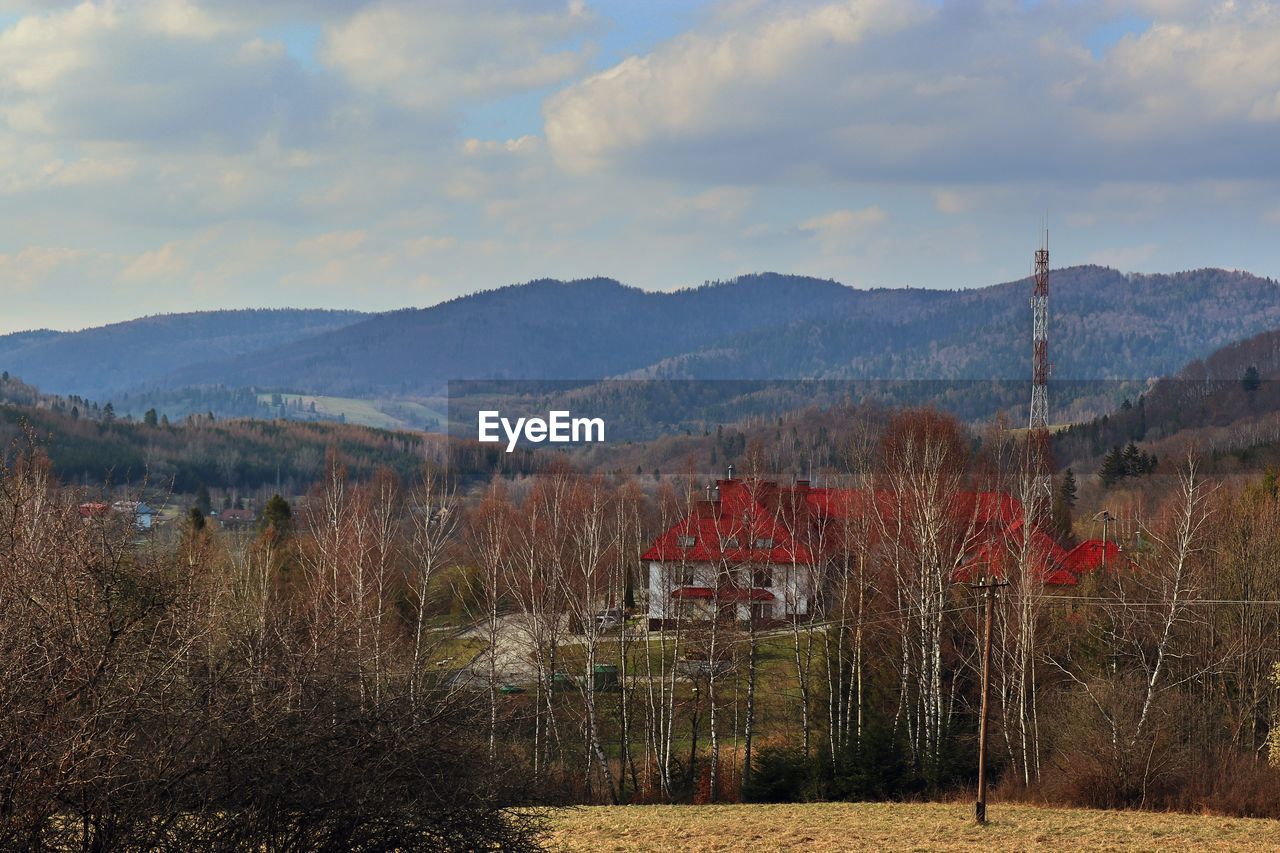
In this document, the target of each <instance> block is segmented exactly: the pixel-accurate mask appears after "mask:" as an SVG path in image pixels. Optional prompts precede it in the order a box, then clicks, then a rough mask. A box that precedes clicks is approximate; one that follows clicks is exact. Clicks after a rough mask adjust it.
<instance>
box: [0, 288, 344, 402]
mask: <svg viewBox="0 0 1280 853" xmlns="http://www.w3.org/2000/svg"><path fill="white" fill-rule="evenodd" d="M367 316H368V315H367V314H363V313H361V312H359V311H320V310H297V309H280V310H245V311H202V312H194V313H189V314H158V315H155V316H151V317H142V318H140V319H137V320H129V321H127V322H123V323H112V324H111V325H109V326H98V327H96V328H92V329H84V330H82V331H78V332H55V331H50V330H48V329H42V330H38V331H32V332H16V333H14V334H9V335H3V336H0V369H3V370H6V371H8V372H9V373H11V374H13V375H15V376H21V377H22V378H23V379H24V380H25V381H27V382H31V383H33V384H35V385H37V386H39V387H40V389H41V390H42V391H45V392H47V393H51V394H63V395H77V396H81V397H90V398H96V399H102V400H106V399H109V398H110V397H111V396H112V395H115V394H118V393H119V392H121V391H124V390H126V389H129V388H135V387H139V386H148V385H152V386H154V385H166V386H167V385H168V383H167V382H166V379H165V377H167V376H168V375H170V374H171V373H173V371H174V370H176V369H180V368H183V367H186V366H188V365H191V364H196V363H198V362H203V361H218V360H221V359H225V358H229V357H233V356H237V355H241V354H243V353H249V352H255V351H259V350H263V349H267V348H270V347H276V346H281V345H284V344H289V343H292V342H295V341H299V340H301V339H304V338H308V337H312V336H315V335H317V334H321V333H323V332H327V331H330V330H332V329H336V328H340V327H342V326H346V325H349V324H351V323H353V322H355V321H357V320H361V319H364V318H365V317H367Z"/></svg>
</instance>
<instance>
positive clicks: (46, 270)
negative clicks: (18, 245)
mask: <svg viewBox="0 0 1280 853" xmlns="http://www.w3.org/2000/svg"><path fill="white" fill-rule="evenodd" d="M85 254H86V253H85V252H84V251H82V250H80V249H72V248H68V247H65V246H27V247H26V248H24V249H22V250H20V251H18V252H16V253H14V254H8V255H7V254H0V293H7V294H8V295H10V296H14V295H17V294H19V293H23V292H27V291H30V290H32V289H34V288H35V287H37V286H38V285H39V284H40V283H42V282H43V281H44V280H45V279H47V278H48V277H49V275H50V274H52V273H53V272H55V271H56V270H58V269H60V268H62V267H65V266H67V265H68V264H71V263H73V262H75V261H78V260H80V259H82V258H84V257H85Z"/></svg>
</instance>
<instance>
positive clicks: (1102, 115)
mask: <svg viewBox="0 0 1280 853" xmlns="http://www.w3.org/2000/svg"><path fill="white" fill-rule="evenodd" d="M1277 152H1280V0H1277V2H1267V1H1266V0H1096V2H1087V0H1038V2H1035V0H811V2H805V1H804V0H794V1H793V0H696V1H695V0H681V2H676V1H675V0H600V2H593V0H430V2H423V1H422V0H368V2H364V0H272V2H270V3H262V2H261V0H217V2H212V0H208V2H200V0H133V1H132V2H127V1H126V0H114V2H113V1H112V0H103V2H83V3H63V2H56V0H41V2H7V0H0V217H2V219H0V222H3V225H4V227H3V228H0V332H7V331H14V330H21V329H31V328H44V327H47V328H57V329H70V328H81V327H84V326H90V325H100V324H103V323H107V322H113V321H117V320H123V319H128V318H132V317H136V316H140V315H145V314H154V313H162V312H174V311H191V310H204V309H212V308H237V307H282V306H305V307H329V308H359V309H364V310H385V309H392V308H399V307H405V306H425V305H431V304H434V303H437V302H440V301H442V300H445V299H449V298H452V297H455V296H458V295H461V294H466V293H470V292H474V291H477V290H483V289H488V288H493V287H498V286H502V285H505V284H510V283H517V282H523V281H528V280H532V279H536V278H543V277H554V278H565V279H569V278H581V277H587V276H597V275H602V276H609V277H613V278H616V279H618V280H620V281H622V282H624V283H626V284H631V285H635V286H637V287H642V288H646V289H653V290H658V289H673V288H678V287H688V286H695V285H698V284H701V283H702V282H704V281H708V280H719V279H728V278H732V277H734V276H736V275H740V274H743V273H746V272H753V271H764V270H773V271H779V272H788V273H797V274H806V275H814V276H820V277H823V278H834V279H836V280H839V281H841V282H844V283H845V284H848V285H850V286H853V287H901V286H912V287H931V288H959V287H976V286H982V285H986V284H992V283H996V282H1000V281H1007V280H1011V279H1015V278H1019V277H1021V276H1023V275H1026V274H1027V272H1028V271H1029V269H1030V263H1031V257H1032V251H1033V250H1034V248H1035V247H1036V246H1037V244H1038V242H1039V239H1040V237H1039V235H1040V232H1041V229H1042V228H1043V226H1044V225H1045V224H1046V223H1047V225H1048V228H1049V231H1050V249H1051V257H1052V262H1053V265H1054V266H1055V267H1057V266H1068V265H1074V264H1080V263H1101V264H1107V265H1110V266H1114V267H1117V268H1119V269H1121V270H1123V271H1126V272H1171V271H1176V270H1181V269H1191V268H1196V267H1205V266H1218V267H1227V268H1233V269H1245V270H1249V271H1251V272H1254V273H1257V274H1260V275H1268V276H1272V277H1280V192H1277V190H1278V189H1280V155H1278V153H1277Z"/></svg>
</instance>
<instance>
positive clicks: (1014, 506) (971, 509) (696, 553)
mask: <svg viewBox="0 0 1280 853" xmlns="http://www.w3.org/2000/svg"><path fill="white" fill-rule="evenodd" d="M716 486H717V493H718V495H719V499H718V500H700V501H697V502H696V504H695V506H694V507H693V510H692V511H691V512H690V513H689V515H688V516H687V517H685V518H684V519H683V520H682V521H680V522H679V523H678V524H676V525H675V526H673V527H671V528H670V529H669V530H668V531H667V532H666V533H664V534H662V535H661V536H659V537H658V539H657V540H655V541H654V543H653V545H652V546H651V547H650V548H649V549H648V550H647V551H645V552H644V554H643V555H642V556H641V559H644V560H657V561H661V562H690V563H713V562H721V561H723V562H732V563H739V564H751V563H774V564H778V563H784V564H785V563H794V564H798V565H811V564H813V563H814V562H815V554H814V553H813V552H812V551H811V549H810V547H808V546H806V544H805V542H797V541H796V535H797V534H802V532H804V533H808V532H810V531H813V530H815V529H816V530H819V531H821V530H822V529H823V526H824V525H825V524H826V523H828V522H830V521H834V520H842V519H849V518H852V517H856V516H857V515H859V514H861V513H863V512H865V511H866V509H867V508H868V507H869V506H876V505H878V509H877V510H875V511H877V512H880V513H883V514H890V513H892V512H893V511H894V508H893V504H892V500H891V498H890V497H889V496H888V495H887V494H884V493H876V492H868V491H865V490H858V489H826V488H814V487H812V486H810V485H809V483H808V482H807V481H804V480H801V481H798V482H797V483H796V484H795V485H794V486H780V485H779V484H778V483H776V482H772V481H768V480H719V481H717V483H716ZM899 511H901V510H899ZM953 512H954V513H955V516H956V518H958V519H965V520H966V523H967V522H968V520H969V519H972V521H973V529H974V531H976V534H975V535H976V537H977V542H976V544H975V545H974V546H973V548H972V553H971V555H970V557H969V559H968V561H967V562H966V564H965V566H964V567H962V568H961V569H960V570H959V571H957V572H956V577H955V580H957V581H966V580H972V579H974V578H976V577H978V576H980V575H991V576H995V577H1000V576H1002V575H1003V574H1004V566H1005V565H1006V564H1007V563H1008V562H1009V560H1010V558H1011V557H1012V555H1014V554H1016V553H1018V552H1019V551H1020V550H1021V549H1022V548H1023V547H1026V546H1028V545H1029V547H1030V550H1031V553H1032V554H1033V558H1032V559H1033V560H1034V561H1035V562H1038V563H1039V564H1040V573H1041V576H1042V577H1043V578H1044V582H1045V583H1046V584H1048V585H1051V586H1074V585H1075V584H1076V583H1078V577H1077V576H1078V574H1080V573H1081V572H1082V571H1089V570H1092V565H1091V564H1090V566H1089V568H1084V566H1085V565H1086V564H1089V563H1090V560H1091V559H1095V560H1096V561H1097V562H1100V557H1101V550H1100V546H1099V550H1098V551H1097V557H1096V558H1091V557H1090V556H1089V555H1090V554H1091V553H1092V552H1090V551H1089V550H1088V549H1087V548H1085V549H1084V550H1083V551H1082V548H1084V546H1085V545H1087V544H1088V543H1081V545H1080V546H1077V547H1076V548H1075V549H1073V550H1072V551H1071V552H1067V551H1066V550H1065V549H1064V548H1063V547H1062V546H1061V545H1059V544H1058V542H1057V541H1056V540H1055V539H1054V538H1053V537H1052V536H1050V535H1049V534H1048V533H1047V532H1046V531H1045V530H1044V529H1042V528H1039V527H1037V528H1036V529H1035V530H1034V531H1033V532H1032V533H1031V536H1030V541H1029V542H1024V541H1023V536H1024V533H1023V525H1024V524H1025V523H1026V522H1025V519H1024V517H1023V508H1022V504H1021V502H1019V501H1018V500H1017V499H1016V498H1015V497H1013V496H1012V495H1009V494H1005V493H1001V492H989V491H988V492H965V493H962V494H961V495H959V496H958V499H957V501H956V502H955V505H954V508H953ZM834 538H835V537H832V539H834ZM806 541H807V542H809V543H810V544H813V543H814V542H815V541H816V542H818V543H822V542H824V541H826V540H824V538H823V537H821V536H815V537H807V536H806ZM830 544H831V545H835V544H837V543H836V542H834V541H831V543H830ZM813 547H816V548H819V549H822V550H825V547H824V546H823V545H822V544H816V545H814V546H813ZM1109 548H1111V549H1114V548H1115V545H1114V543H1109ZM1077 552H1080V553H1079V555H1078V556H1075V557H1072V556H1071V555H1073V554H1077ZM1114 553H1116V552H1115V551H1113V550H1108V559H1111V555H1112V554H1114ZM686 589H688V590H691V592H689V593H686V594H685V595H684V596H683V597H698V596H697V595H696V594H695V593H694V592H692V590H696V589H702V588H701V587H686ZM708 597H709V596H708Z"/></svg>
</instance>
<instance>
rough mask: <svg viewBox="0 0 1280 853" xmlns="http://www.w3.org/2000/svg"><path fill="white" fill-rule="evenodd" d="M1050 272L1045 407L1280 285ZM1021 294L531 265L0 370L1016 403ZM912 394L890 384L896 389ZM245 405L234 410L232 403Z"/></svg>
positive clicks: (142, 388)
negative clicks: (710, 382) (466, 287)
mask: <svg viewBox="0 0 1280 853" xmlns="http://www.w3.org/2000/svg"><path fill="white" fill-rule="evenodd" d="M1051 282H1052V295H1051V297H1050V334H1051V344H1050V358H1051V360H1052V361H1053V363H1054V371H1053V379H1054V381H1055V382H1057V383H1061V384H1060V385H1059V387H1060V388H1061V389H1062V390H1061V391H1060V392H1057V393H1056V394H1055V396H1054V398H1053V400H1052V403H1053V405H1054V407H1055V412H1054V414H1055V417H1056V418H1058V419H1061V420H1078V419H1079V418H1080V417H1082V416H1085V415H1087V414H1088V413H1090V412H1095V411H1099V410H1100V409H1102V408H1105V407H1106V406H1107V405H1109V404H1110V402H1112V401H1110V400H1105V399H1103V400H1088V401H1086V400H1085V398H1084V397H1081V396H1080V394H1076V393H1075V392H1070V393H1069V389H1068V387H1067V385H1066V382H1065V381H1066V380H1071V379H1083V380H1093V379H1118V380H1126V381H1127V382H1128V384H1127V385H1126V386H1125V387H1124V389H1123V393H1129V392H1130V391H1132V392H1133V395H1134V396H1136V394H1137V393H1138V392H1139V391H1140V390H1141V388H1142V387H1144V386H1145V384H1146V383H1147V382H1148V381H1149V380H1151V379H1153V378H1156V377H1160V376H1167V375H1170V374H1171V373H1173V372H1175V371H1177V370H1178V369H1180V368H1181V367H1182V366H1183V365H1186V364H1187V363H1188V362H1190V361H1192V360H1194V359H1197V358H1205V357H1207V356H1209V355H1210V354H1211V353H1212V352H1214V351H1215V350H1216V349H1218V348H1219V347H1222V346H1224V345H1226V344H1229V343H1232V342H1235V341H1239V340H1241V339H1244V338H1248V337H1250V336H1252V335H1255V334H1258V333H1259V332H1263V331H1266V330H1269V329H1273V328H1280V284H1277V282H1275V281H1273V280H1271V279H1265V278H1260V277H1257V276H1253V275H1250V274H1248V273H1243V272H1232V271H1227V270H1220V269H1202V270H1195V271H1190V272H1181V273H1175V274H1171V275H1124V274H1121V273H1119V272H1116V271H1115V270H1112V269H1108V268H1105V267H1099V266H1080V267H1070V268H1066V269H1060V270H1054V271H1053V272H1052V274H1051ZM1029 294H1030V282H1029V281H1028V280H1026V279H1023V280H1020V281H1014V282H1006V283H1003V284H997V285H992V286H989V287H981V288H975V289H968V290H950V291H948V290H920V289H912V288H902V289H876V290H859V289H855V288H851V287H847V286H845V285H842V284H839V283H837V282H834V281H829V280H821V279H815V278H808V277H804V276H793V275H782V274H777V273H762V274H755V275H747V276H742V277H740V278H736V279H734V280H732V281H726V282H716V283H709V284H707V285H704V286H701V287H695V288H688V289H684V290H678V291H674V292H647V291H644V290H640V289H638V288H634V287H628V286H625V285H623V284H620V283H619V282H617V281H614V280H612V279H607V278H593V279H583V280H578V281H571V282H562V281H555V280H548V279H543V280H538V281H532V282H529V283H527V284H522V285H512V286H508V287H503V288H499V289H497V290H491V291H485V292H480V293H475V294H472V295H469V296H464V297H460V298H457V299H453V300H450V301H448V302H444V303H441V304H439V305H435V306H432V307H429V308H420V309H404V310H400V311H393V312H389V313H385V314H377V315H359V314H356V313H354V312H311V311H292V312H290V311H281V312H212V313H208V314H189V315H174V316H170V317H153V318H145V319H143V320H138V321H133V322H132V323H122V324H116V325H114V326H107V327H103V328H101V329H91V330H87V331H84V332H76V333H68V334H59V333H47V332H37V333H24V334H22V335H12V336H8V337H5V338H0V368H6V369H9V370H10V371H11V372H13V373H15V374H16V375H19V376H21V377H22V378H23V379H24V380H26V381H29V382H32V383H34V384H36V385H38V386H40V387H41V388H42V389H43V390H47V391H53V392H58V393H63V394H79V395H83V396H90V397H94V398H97V399H99V400H103V401H105V400H107V399H111V398H115V399H116V400H117V401H118V402H119V401H122V400H125V395H126V394H127V395H128V397H127V406H126V407H125V408H122V411H125V410H127V411H131V412H135V414H136V413H139V412H141V411H144V410H145V409H146V408H147V407H149V406H152V405H155V406H157V407H159V408H160V409H161V410H162V411H168V412H170V416H171V417H172V416H175V415H180V414H181V412H182V411H183V410H184V407H185V404H184V403H182V401H184V400H190V401H198V402H199V405H200V406H205V405H209V406H210V407H212V408H213V410H214V411H215V413H219V411H220V410H219V408H218V407H217V406H216V405H214V403H210V402H206V401H207V400H209V399H211V398H212V399H213V400H217V399H221V398H222V397H226V398H227V399H240V397H241V396H243V394H242V393H241V389H249V388H252V389H256V390H257V391H260V392H273V391H282V392H289V393H294V394H303V395H323V396H328V397H332V398H335V399H359V400H367V401H377V406H378V408H379V411H380V412H383V413H385V414H386V415H387V416H388V417H390V416H393V415H394V417H395V418H397V421H396V422H399V423H405V424H409V425H418V424H420V423H421V422H423V417H424V416H421V415H420V414H413V413H409V416H407V417H406V416H402V415H398V414H394V413H393V412H391V409H392V408H393V407H394V406H395V405H396V404H397V401H401V400H407V401H415V400H416V401H419V402H423V401H425V402H428V404H429V406H432V407H435V406H437V405H438V402H439V400H438V398H439V396H440V395H442V394H443V392H444V391H445V388H446V383H447V382H448V381H450V380H453V379H522V378H523V379H576V380H583V381H585V382H586V383H588V384H589V383H591V382H594V381H598V380H601V379H604V378H622V377H625V378H657V379H663V378H673V379H686V378H687V379H823V380H880V379H892V380H907V381H911V380H918V379H929V380H959V381H968V382H975V381H976V382H979V383H981V382H990V381H991V380H997V379H998V380H1005V384H1004V385H1003V386H1001V387H995V383H992V387H991V388H987V389H983V388H981V387H970V388H967V389H964V390H960V391H954V392H950V391H949V392H948V393H949V394H950V395H951V396H953V397H957V398H959V397H963V398H964V399H963V400H958V402H957V405H955V406H953V407H952V408H953V409H954V410H955V411H957V412H958V413H960V414H961V415H962V416H964V417H971V416H972V417H976V416H983V415H986V414H990V412H992V411H995V410H996V409H1011V410H1016V407H1017V406H1018V405H1020V404H1021V401H1022V400H1024V399H1025V397H1026V391H1025V389H1024V388H1022V387H1020V386H1018V385H1017V384H1016V383H1021V382H1026V381H1027V379H1028V376H1029V373H1030V341H1029V337H1030V324H1031V317H1030V306H1029V304H1028V296H1029ZM1010 382H1012V383H1014V384H1013V385H1010V384H1009V383H1010ZM191 389H214V391H208V390H200V391H192V390H191ZM917 390H919V394H916V395H915V397H918V396H919V395H920V394H926V393H927V394H929V395H932V394H933V393H934V392H933V391H932V390H931V389H928V388H923V389H917ZM826 393H828V394H829V396H831V397H832V398H838V397H840V396H841V394H840V391H839V390H838V389H836V390H834V391H833V390H831V389H827V392H826ZM859 393H861V391H859ZM1073 395H1074V396H1073ZM915 397H913V395H912V392H911V391H910V389H907V390H901V389H899V390H898V391H896V392H895V397H894V399H896V400H898V401H908V400H912V399H914V398H915ZM245 399H246V400H250V403H252V404H253V405H256V403H253V400H252V399H251V398H248V397H246V398H245ZM175 401H177V402H175ZM191 405H192V406H195V405H196V402H192V403H191ZM347 405H348V408H351V409H352V411H353V412H354V411H355V409H356V407H355V406H354V405H353V404H347ZM785 405H786V407H788V408H791V407H793V406H792V404H791V403H790V402H787V403H785ZM243 408H244V407H243V406H242V407H240V409H233V411H234V413H237V414H247V413H249V412H248V410H247V409H246V410H244V411H241V409H243ZM191 410H192V411H205V409H204V408H199V409H196V408H192V409H191ZM228 413H232V411H229V412H228ZM1012 413H1013V415H1014V416H1017V412H1016V411H1013V412H1012ZM679 414H680V417H679V418H678V419H685V418H686V417H687V416H688V415H690V413H688V412H682V413H679ZM694 414H696V413H694Z"/></svg>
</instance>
